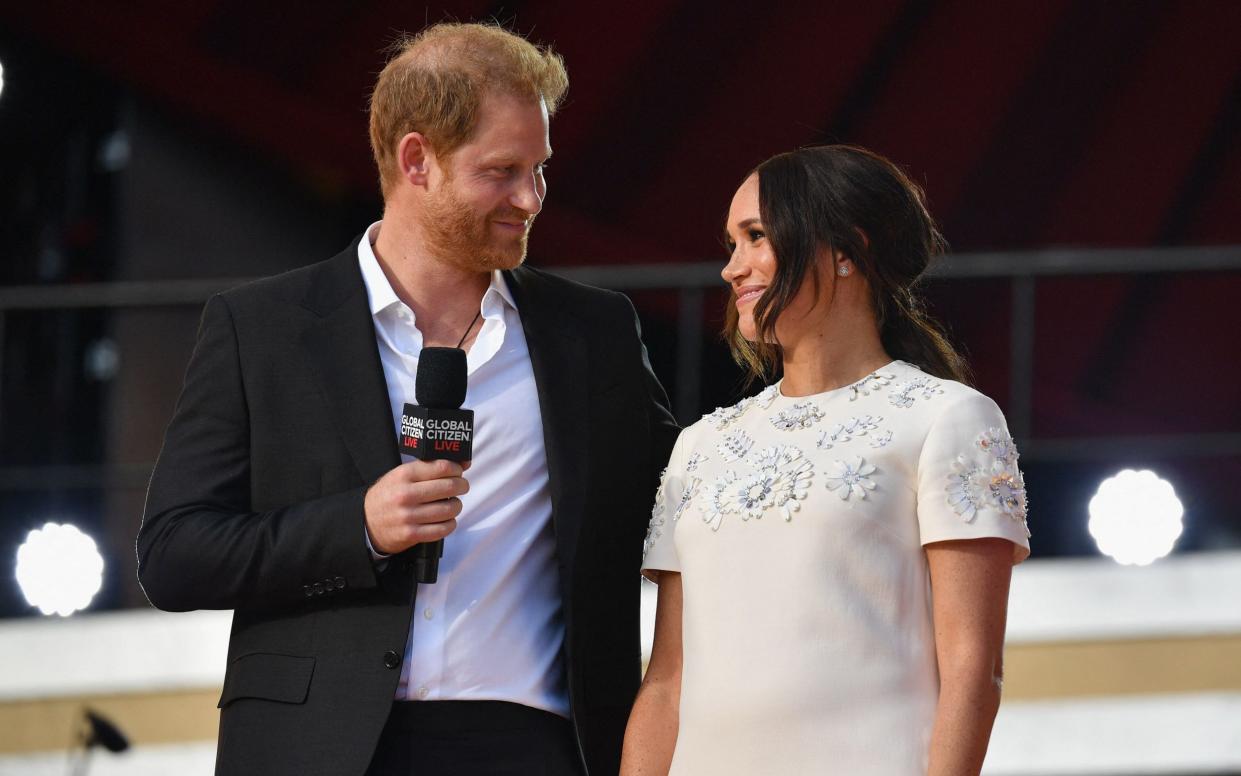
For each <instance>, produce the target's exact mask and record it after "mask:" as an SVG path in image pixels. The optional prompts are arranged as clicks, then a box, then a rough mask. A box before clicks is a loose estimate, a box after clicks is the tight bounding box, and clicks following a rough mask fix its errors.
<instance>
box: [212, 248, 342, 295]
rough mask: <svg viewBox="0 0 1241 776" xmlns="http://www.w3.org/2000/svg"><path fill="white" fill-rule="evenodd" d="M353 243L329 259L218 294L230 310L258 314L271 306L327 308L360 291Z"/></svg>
mask: <svg viewBox="0 0 1241 776" xmlns="http://www.w3.org/2000/svg"><path fill="white" fill-rule="evenodd" d="M362 287H363V284H362V274H361V268H360V267H359V266H358V259H357V240H354V242H353V243H352V244H351V245H350V246H349V247H348V248H346V249H345V250H343V251H341V252H340V253H338V254H337V255H335V256H333V257H332V258H330V259H325V260H323V261H318V262H315V263H314V264H307V265H306V266H304V267H298V268H296V269H292V270H289V271H287V272H282V273H280V274H279V275H272V276H270V277H265V278H259V279H258V280H252V281H250V282H247V283H242V284H241V285H239V286H235V287H233V288H230V289H228V290H227V291H223V292H221V294H220V296H221V297H223V299H224V301H225V302H227V303H228V305H229V307H230V308H231V309H234V310H238V309H241V310H252V311H256V312H262V311H263V310H265V309H266V308H268V307H269V306H270V305H272V304H281V303H288V304H292V305H299V306H306V305H307V304H311V305H312V306H316V305H327V306H330V305H331V304H332V303H333V301H334V300H338V299H341V298H346V297H349V296H351V295H352V294H353V293H355V292H356V291H357V290H358V289H360V288H362Z"/></svg>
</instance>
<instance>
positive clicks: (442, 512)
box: [364, 461, 470, 555]
mask: <svg viewBox="0 0 1241 776" xmlns="http://www.w3.org/2000/svg"><path fill="white" fill-rule="evenodd" d="M468 468H470V462H469V461H466V462H465V465H464V466H462V465H461V464H458V463H455V462H453V461H411V462H409V463H403V464H401V465H400V466H398V467H396V468H395V469H393V470H392V471H390V472H388V473H387V474H385V475H384V476H382V477H380V478H379V480H378V481H377V482H376V483H375V484H374V485H372V486H371V487H370V489H369V490H367V491H366V500H365V502H364V508H365V510H366V533H367V535H368V536H370V539H371V546H372V547H374V548H375V550H376V551H378V552H381V553H383V554H385V555H392V554H394V553H398V552H401V551H402V550H407V549H409V548H410V547H412V546H414V545H415V544H419V543H421V542H433V541H435V540H437V539H443V538H444V537H445V536H447V535H448V534H450V533H452V532H453V530H454V529H456V527H457V520H456V517H457V515H459V514H461V499H459V498H457V497H458V496H461V495H464V494H465V493H467V492H469V490H470V483H468V482H466V481H465V478H464V477H462V474H464V472H465V470H466V469H468Z"/></svg>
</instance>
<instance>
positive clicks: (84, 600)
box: [17, 523, 103, 617]
mask: <svg viewBox="0 0 1241 776" xmlns="http://www.w3.org/2000/svg"><path fill="white" fill-rule="evenodd" d="M17 584H18V585H19V586H20V587H21V589H22V594H23V595H25V596H26V601H28V602H29V603H30V605H31V606H37V607H39V611H41V612H43V613H44V614H59V615H60V616H61V617H68V616H69V615H71V614H73V613H74V612H76V611H78V610H80V609H85V608H86V607H87V606H89V605H90V602H91V599H92V598H94V597H95V593H98V592H99V588H100V587H102V586H103V556H101V555H100V554H99V549H98V548H97V547H96V545H95V540H94V539H92V538H90V537H89V536H87V535H86V534H84V533H82V532H81V531H80V530H78V528H77V526H73V525H61V524H59V523H45V524H44V525H43V527H42V528H38V529H35V530H33V531H31V532H30V533H29V534H27V535H26V541H25V542H24V543H23V544H22V546H21V547H19V548H17Z"/></svg>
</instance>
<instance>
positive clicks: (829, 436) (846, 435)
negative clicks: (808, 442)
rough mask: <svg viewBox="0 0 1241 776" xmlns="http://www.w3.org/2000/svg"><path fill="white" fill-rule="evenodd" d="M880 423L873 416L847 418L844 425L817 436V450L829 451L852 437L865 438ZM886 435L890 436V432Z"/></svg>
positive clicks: (838, 424)
mask: <svg viewBox="0 0 1241 776" xmlns="http://www.w3.org/2000/svg"><path fill="white" fill-rule="evenodd" d="M882 422H883V418H881V417H875V416H873V415H863V416H861V417H860V418H849V419H848V420H846V421H845V422H844V423H837V424H836V425H835V426H833V427H832V429H831V430H830V431H824V432H823V433H821V434H819V441H818V448H819V449H820V450H831V449H832V447H833V446H834V445H838V444H840V443H842V442H848V441H850V440H852V439H853V438H854V437H861V436H866V435H867V434H869V433H870V432H872V431H874V430H876V429H878V428H879V424H880V423H882ZM888 433H889V434H890V433H891V432H888Z"/></svg>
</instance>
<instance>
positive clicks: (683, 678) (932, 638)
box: [621, 146, 1029, 776]
mask: <svg viewBox="0 0 1241 776" xmlns="http://www.w3.org/2000/svg"><path fill="white" fill-rule="evenodd" d="M726 232H727V238H728V244H729V248H730V251H731V255H730V257H729V261H728V265H727V266H726V267H724V270H723V273H722V274H723V277H724V280H725V281H726V282H727V283H728V284H729V285H730V286H731V287H732V291H733V294H732V299H731V300H730V308H729V319H728V327H727V334H728V336H729V339H730V342H731V344H732V347H733V351H734V355H735V356H736V357H737V358H738V360H739V362H740V363H742V364H743V366H746V367H747V368H748V369H749V371H750V372H751V374H752V375H753V376H755V377H766V376H767V375H769V374H770V373H771V372H773V371H774V370H775V368H776V367H781V368H782V371H783V378H782V379H781V380H780V381H779V382H777V383H776V384H774V385H772V386H770V387H768V388H767V389H766V390H764V391H762V392H761V393H759V394H758V395H757V396H753V397H750V398H748V399H744V400H742V401H741V402H739V403H738V404H736V405H734V406H732V407H728V408H721V409H718V410H716V411H715V412H713V413H711V414H710V415H708V416H706V417H704V418H703V419H702V420H700V421H699V422H698V423H696V424H694V425H693V426H691V427H690V428H688V429H686V430H685V431H684V432H683V433H682V434H681V437H680V439H679V440H678V441H677V444H676V447H675V448H674V450H673V452H672V458H671V461H670V462H669V465H668V470H667V472H666V473H665V475H664V480H663V484H662V486H661V488H660V493H659V494H658V495H657V497H656V504H655V509H654V514H653V515H652V519H651V527H650V533H649V535H648V540H647V551H646V556H645V559H644V562H643V568H644V571H645V573H647V574H648V575H649V576H650V577H651V578H653V579H654V580H655V581H657V582H658V583H659V603H658V609H657V614H656V624H655V643H654V648H653V652H652V655H651V662H650V666H649V669H648V671H647V674H646V677H645V679H644V680H643V685H642V689H641V691H640V692H639V694H638V697H637V700H636V702H635V705H634V709H633V713H632V716H631V718H630V721H629V727H628V729H627V731H626V737H625V751H624V757H623V762H622V766H621V771H622V773H623V774H630V775H632V774H647V773H652V774H664V773H673V774H691V775H692V776H697V775H698V774H712V776H722V775H724V774H810V773H813V774H827V773H833V774H836V773H838V774H866V775H867V776H885V775H887V774H891V775H892V776H907V775H908V776H912V775H913V774H933V775H935V776H946V775H948V774H951V776H961V775H962V774H971V773H973V774H976V773H978V772H979V770H980V768H981V766H982V761H983V757H984V755H985V753H986V748H987V739H988V737H989V736H990V732H991V725H992V722H993V720H994V718H995V713H996V710H997V708H998V706H999V701H1000V677H1001V667H1000V661H1001V651H1002V647H1003V640H1004V621H1005V614H1006V604H1007V599H1008V585H1009V578H1010V574H1011V568H1012V565H1013V564H1014V563H1017V562H1020V561H1021V560H1023V559H1024V558H1025V557H1026V556H1027V555H1028V554H1029V543H1028V540H1027V537H1028V536H1029V533H1028V531H1027V530H1026V525H1025V491H1024V486H1023V483H1022V478H1021V473H1020V472H1019V471H1018V469H1017V452H1016V450H1015V449H1014V447H1013V443H1012V439H1011V437H1010V436H1009V434H1008V432H1007V430H1006V428H1005V423H1004V418H1003V416H1002V415H1001V414H1000V411H999V409H998V408H997V407H996V405H995V403H994V402H992V401H991V400H990V399H988V398H987V397H986V396H983V395H982V394H980V393H978V392H977V391H975V390H973V389H972V388H969V387H967V386H966V385H965V384H964V383H965V380H966V377H965V365H964V363H963V361H962V359H961V358H960V356H958V355H957V353H956V352H954V351H953V349H952V347H951V346H950V345H949V344H948V343H947V341H946V340H945V338H944V337H943V335H942V334H941V332H940V329H939V328H938V327H937V326H936V325H935V324H934V323H932V322H931V321H930V320H929V319H928V318H927V316H926V314H925V313H924V312H923V309H922V305H921V303H920V301H919V299H918V297H917V296H916V295H915V293H914V291H913V287H914V285H915V284H916V282H917V281H918V279H919V277H920V276H921V274H922V273H923V271H924V270H925V269H926V267H927V264H928V262H929V261H930V260H931V259H932V257H934V256H935V255H937V254H939V253H941V252H942V248H943V240H942V238H941V237H940V235H939V233H938V231H937V230H936V227H935V224H934V222H933V221H932V220H931V217H930V215H929V214H928V213H927V211H926V207H925V205H924V202H923V197H922V193H921V191H920V190H919V189H918V187H917V186H916V185H915V184H913V183H912V182H911V181H910V180H909V179H908V178H907V177H906V176H905V175H904V174H903V173H902V172H901V171H900V170H899V169H897V168H896V167H895V166H894V165H893V164H892V163H891V162H889V161H887V160H886V159H883V158H881V157H879V156H876V155H875V154H872V153H869V152H867V151H865V150H862V149H859V148H853V147H848V146H826V147H819V148H806V149H802V150H799V151H794V152H792V153H787V154H781V155H779V156H776V157H774V158H772V159H769V160H768V161H766V162H764V163H763V164H762V165H760V166H759V167H758V168H757V169H756V170H755V171H754V172H753V173H752V174H751V175H750V176H749V177H748V178H746V180H745V182H744V183H742V185H741V188H739V189H738V190H737V193H736V195H735V196H734V197H733V200H732V206H731V207H730V209H729V214H728V223H727V225H726Z"/></svg>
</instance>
